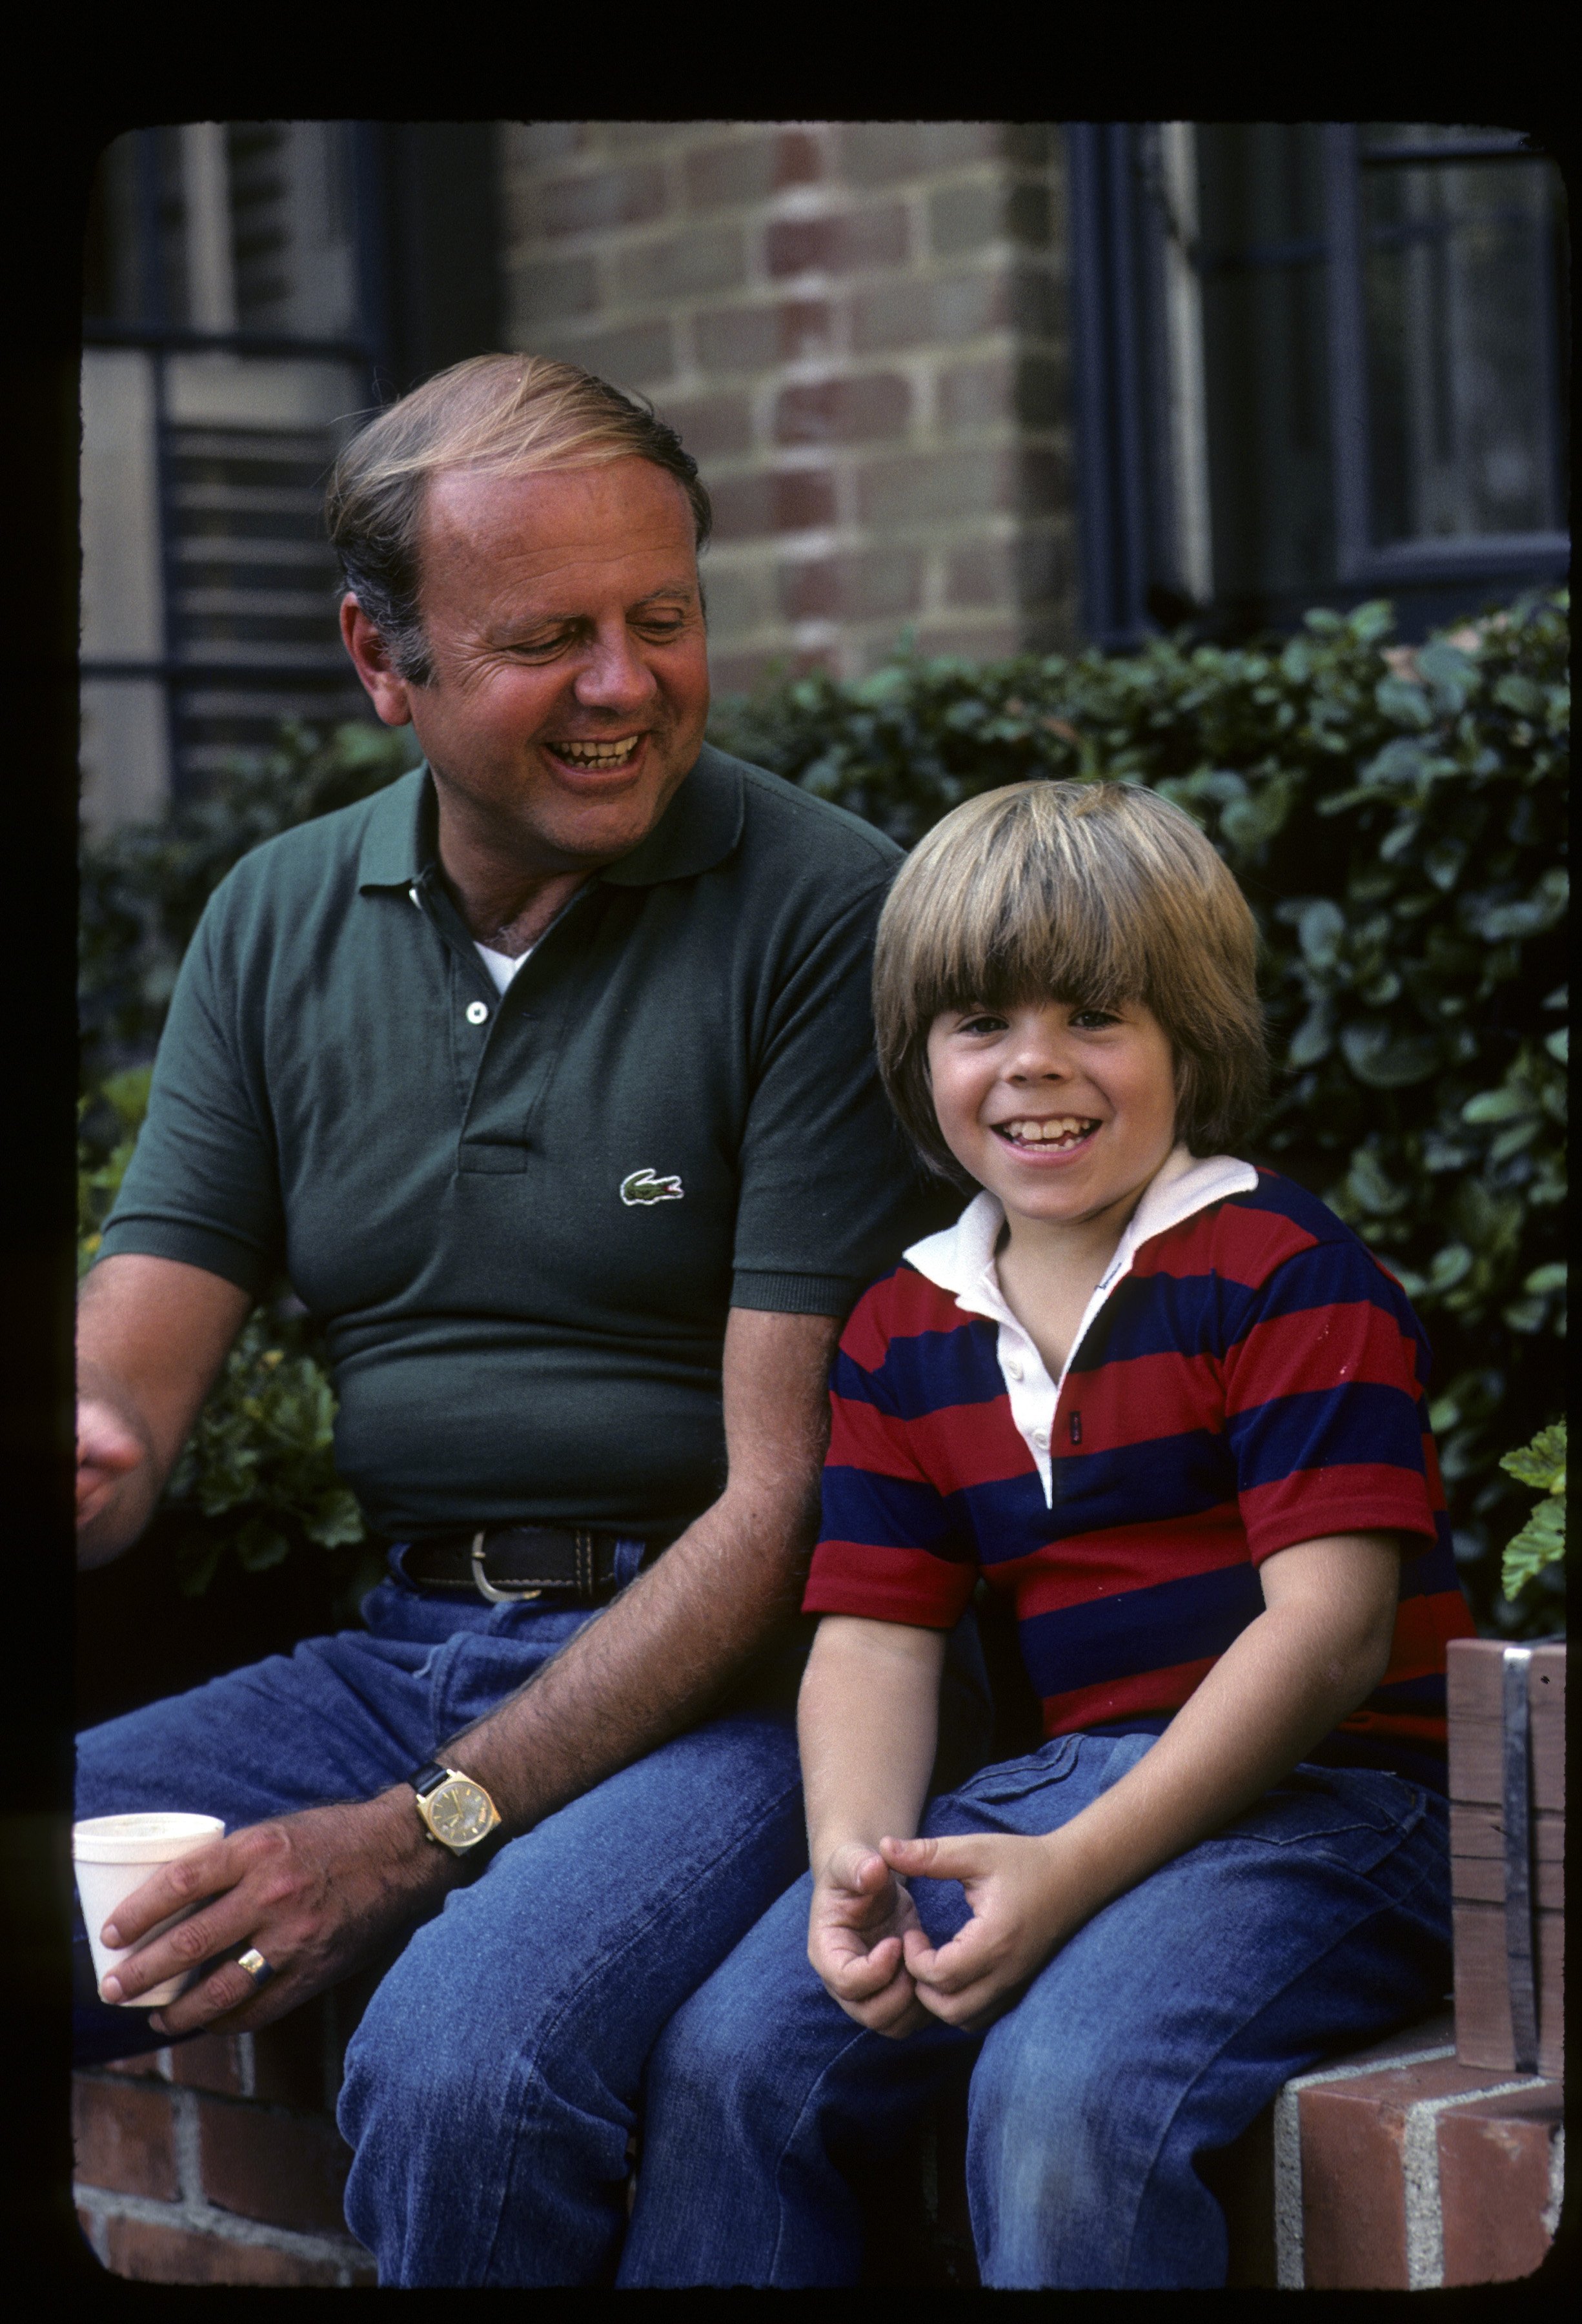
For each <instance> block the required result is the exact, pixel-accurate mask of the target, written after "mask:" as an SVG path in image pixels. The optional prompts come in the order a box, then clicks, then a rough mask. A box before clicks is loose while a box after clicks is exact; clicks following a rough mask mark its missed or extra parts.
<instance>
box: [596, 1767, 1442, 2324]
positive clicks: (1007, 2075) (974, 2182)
mask: <svg viewBox="0 0 1582 2324" xmlns="http://www.w3.org/2000/svg"><path fill="white" fill-rule="evenodd" d="M1153 1740H1154V1738H1153V1736H1152V1735H1147V1734H1129V1735H1124V1736H1119V1737H1117V1736H1114V1735H1109V1736H1103V1735H1099V1736H1082V1737H1078V1736H1067V1737H1063V1738H1061V1739H1060V1740H1058V1741H1056V1742H1053V1743H1049V1744H1046V1745H1045V1746H1044V1748H1043V1749H1042V1750H1039V1751H1037V1752H1035V1753H1033V1754H1031V1755H1030V1756H1029V1757H1026V1758H1023V1759H1016V1760H1011V1761H1007V1762H1006V1763H1005V1764H1003V1765H1001V1766H995V1767H990V1768H986V1769H984V1770H983V1772H982V1773H981V1774H980V1775H977V1776H976V1777H974V1778H972V1779H971V1780H970V1781H969V1782H967V1783H966V1784H961V1786H960V1787H959V1788H958V1789H957V1790H956V1791H955V1792H954V1794H950V1795H947V1796H944V1797H942V1798H939V1799H936V1800H935V1801H934V1803H932V1804H931V1806H930V1807H929V1809H928V1811H927V1813H926V1815H925V1818H924V1831H926V1832H929V1833H936V1834H943V1833H960V1832H984V1831H991V1832H1024V1833H1035V1832H1044V1831H1053V1830H1054V1829H1055V1828H1056V1827H1057V1826H1058V1825H1061V1824H1062V1823H1064V1822H1066V1821H1068V1820H1069V1819H1070V1818H1071V1817H1072V1816H1073V1815H1075V1814H1076V1813H1077V1812H1079V1810H1081V1808H1082V1807H1084V1806H1086V1805H1087V1803H1089V1802H1090V1800H1092V1799H1093V1798H1095V1797H1096V1796H1097V1794H1099V1792H1101V1791H1103V1790H1105V1789H1106V1788H1107V1787H1108V1785H1109V1784H1112V1783H1114V1782H1115V1781H1116V1780H1117V1778H1118V1776H1120V1775H1123V1774H1124V1773H1125V1772H1126V1770H1127V1768H1128V1767H1130V1766H1134V1765H1135V1764H1136V1761H1137V1759H1138V1758H1140V1757H1142V1755H1143V1753H1144V1752H1145V1750H1146V1749H1147V1748H1148V1746H1149V1745H1150V1743H1152V1741H1153ZM912 1887H913V1894H914V1896H915V1899H916V1903H917V1908H918V1912H919V1914H920V1917H921V1918H922V1921H923V1923H924V1927H925V1928H926V1929H927V1931H928V1932H929V1936H930V1939H931V1941H933V1942H934V1943H935V1944H938V1943H940V1942H941V1941H943V1938H944V1937H946V1936H947V1935H950V1934H952V1933H953V1932H955V1930H957V1929H958V1928H960V1927H961V1926H962V1925H963V1924H964V1923H965V1921H966V1919H967V1917H968V1913H967V1906H966V1902H965V1898H964V1896H963V1895H962V1892H961V1886H960V1885H959V1884H958V1883H956V1882H954V1881H943V1880H942V1881H924V1880H918V1881H915V1882H914V1883H913V1884H912ZM809 1895H810V1877H809V1876H804V1877H803V1878H802V1879H801V1880H799V1881H798V1882H797V1884H796V1886H795V1887H793V1888H791V1889H789V1890H788V1891H787V1892H786V1893H785V1894H784V1895H782V1896H781V1897H780V1899H779V1901H778V1902H777V1904H774V1905H772V1906H771V1907H770V1909H769V1911H768V1914H767V1915H766V1916H765V1918H764V1919H763V1920H762V1921H761V1922H760V1923H759V1925H758V1927H757V1928H756V1929H754V1930H753V1931H752V1932H751V1934H750V1936H748V1937H746V1938H745V1939H743V1941H741V1943H740V1944H739V1945H738V1947H737V1948H736V1950H735V1951H734V1952H733V1953H732V1954H731V1958H730V1959H729V1960H727V1961H726V1962H725V1963H724V1964H723V1965H722V1968H720V1969H717V1970H716V1971H715V1973H714V1975H713V1977H712V1978H710V1979H709V1981H708V1983H707V1984H706V1985H704V1987H703V1988H702V1989H701V1991H699V1992H698V1993H696V1994H695V1995H694V1997H693V1998H692V1999H691V2000H690V2001H688V2002H687V2003H686V2004H685V2006H684V2007H683V2008H682V2009H681V2010H680V2011H679V2012H678V2014H677V2015H676V2017H675V2018H674V2019H673V2020H672V2021H671V2023H670V2024H669V2026H668V2027H667V2030H666V2032H665V2033H664V2035H663V2036H662V2038H661V2040H660V2042H659V2044H658V2048H657V2049H656V2051H655V2053H654V2057H653V2060H652V2061H651V2063H650V2067H649V2072H648V2095H647V2103H646V2119H645V2126H644V2134H643V2148H642V2159H641V2163H640V2165H639V2172H638V2190H637V2202H636V2208H635V2211H634V2214H633V2218H632V2225H631V2232H630V2236H629V2238H628V2242H627V2246H626V2252H625V2255H624V2258H623V2260H622V2263H621V2273H620V2278H619V2280H620V2282H621V2283H622V2284H633V2285H639V2284H641V2285H681V2284H752V2285H772V2286H779V2285H784V2286H795V2285H838V2284H849V2283H854V2282H857V2281H858V2277H859V2270H860V2264H861V2244H862V2222H861V2215H860V2206H859V2202H858V2199H857V2196H856V2193H855V2191H854V2189H853V2187H852V2185H851V2181H850V2179H849V2177H848V2175H847V2174H848V2172H853V2173H855V2172H856V2170H857V2168H858V2167H859V2166H860V2164H861V2163H863V2161H864V2160H865V2159H866V2160H869V2161H871V2160H877V2159H878V2158H879V2157H880V2156H882V2155H883V2154H884V2153H886V2152H887V2151H889V2152H894V2151H895V2150H896V2148H897V2145H898V2144H899V2142H900V2141H901V2140H902V2139H903V2138H904V2137H905V2135H906V2133H907V2131H908V2129H909V2128H910V2126H912V2125H913V2124H914V2123H915V2121H916V2120H917V2118H918V2116H919V2115H920V2113H921V2112H922V2110H923V2109H924V2108H925V2107H927V2106H928V2105H929V2104H930V2103H931V2101H932V2100H933V2099H934V2097H935V2096H936V2094H937V2093H938V2092H939V2091H940V2090H941V2089H943V2087H944V2085H945V2084H946V2083H947V2082H948V2081H949V2080H952V2078H954V2077H957V2076H960V2075H961V2074H962V2073H964V2072H965V2071H966V2070H967V2069H968V2067H969V2065H970V2062H971V2061H972V2059H973V2057H974V2054H975V2053H976V2064H975V2065H972V2066H971V2085H970V2134H969V2144H968V2153H967V2180H968V2192H969V2197H970V2204H971V2213H972V2228H973V2237H974V2241H975V2242H976V2245H977V2247H978V2255H979V2263H980V2271H981V2274H982V2280H983V2282H985V2283H986V2284H989V2285H994V2286H997V2287H1007V2288H1009V2287H1032V2286H1063V2287H1072V2288H1075V2287H1093V2288H1122V2287H1125V2288H1173V2287H1182V2286H1215V2285H1222V2284H1223V2283H1224V2282H1225V2275H1226V2265H1227V2249H1226V2228H1225V2220H1224V2217H1223V2214H1222V2213H1221V2211H1220V2209H1219V2204H1218V2203H1217V2202H1216V2200H1215V2199H1214V2198H1213V2196H1212V2195H1211V2194H1210V2193H1209V2190H1208V2188H1207V2187H1206V2186H1205V2185H1204V2183H1203V2181H1202V2180H1201V2179H1200V2177H1199V2176H1198V2173H1197V2171H1196V2169H1195V2167H1194V2165H1195V2163H1196V2161H1197V2159H1198V2158H1199V2157H1200V2156H1201V2155H1204V2154H1207V2153H1211V2152H1212V2151H1213V2150H1215V2149H1216V2148H1220V2147H1224V2146H1226V2145H1228V2144H1230V2142H1231V2141H1232V2140H1234V2139H1235V2138H1237V2136H1238V2135H1240V2134H1241V2132H1242V2131H1244V2130H1245V2129H1246V2128H1247V2126H1249V2125H1250V2124H1251V2123H1252V2122H1253V2121H1254V2120H1255V2117H1256V2116H1257V2115H1258V2114H1259V2113H1260V2111H1261V2110H1262V2109H1263V2107H1265V2106H1266V2105H1267V2104H1268V2102H1269V2100H1270V2099H1271V2098H1273V2097H1274V2093H1275V2092H1276V2091H1277V2090H1278V2089H1279V2088H1280V2086H1281V2084H1282V2083H1283V2081H1285V2080H1287V2079H1288V2078H1289V2077H1290V2076H1291V2075H1292V2074H1295V2073H1300V2072H1301V2071H1302V2070H1303V2069H1304V2068H1306V2067H1308V2066H1310V2065H1311V2064H1312V2063H1313V2062H1314V2061H1315V2060H1316V2059H1318V2058H1320V2057H1321V2056H1323V2055H1325V2054H1326V2053H1328V2052H1333V2051H1335V2050H1338V2049H1343V2048H1347V2047H1356V2046H1358V2045H1360V2044H1362V2043H1366V2042H1368V2041H1370V2040H1373V2039H1375V2038H1377V2037H1379V2036H1381V2035H1383V2034H1384V2033H1387V2032H1389V2031H1390V2030H1392V2029H1393V2027H1395V2026H1397V2025H1400V2024H1405V2023H1408V2022H1410V2021H1411V2019H1412V2018H1413V2017H1415V2016H1418V2015H1424V2014H1426V2013H1427V2012H1428V2011H1430V2009H1432V2008H1434V2007H1435V2006H1436V2005H1437V2004H1438V2003H1439V2000H1440V1998H1441V1997H1442V1996H1443V1995H1444V1993H1445V1991H1446V1989H1447V1987H1448V1986H1449V1974H1450V1960H1449V1843H1448V1811H1447V1808H1446V1804H1445V1802H1444V1801H1443V1800H1442V1799H1440V1798H1439V1797H1438V1796H1437V1795H1436V1794H1433V1793H1430V1792H1425V1791H1423V1790H1421V1789H1420V1788H1419V1787H1418V1786H1417V1785H1416V1784H1409V1783H1407V1782H1405V1781H1403V1779H1402V1778H1400V1777H1398V1776H1394V1775H1382V1774H1376V1773H1374V1772H1371V1771H1367V1772H1364V1771H1361V1770H1355V1769H1344V1770H1338V1769H1334V1768H1327V1767H1317V1766H1301V1767H1299V1768H1298V1769H1297V1770H1296V1771H1295V1772H1294V1773H1293V1774H1292V1775H1290V1776H1289V1777H1288V1778H1287V1779H1286V1780H1285V1782H1284V1783H1283V1784H1279V1785H1278V1786H1276V1788H1275V1789H1274V1791H1272V1792H1271V1793H1269V1794H1267V1796H1266V1797H1265V1799H1264V1800H1263V1801H1262V1802H1260V1803H1259V1804H1258V1806H1257V1807H1255V1808H1254V1809H1252V1810H1250V1811H1249V1812H1247V1813H1246V1815H1243V1816H1240V1817H1238V1818H1237V1820H1236V1821H1235V1822H1234V1823H1232V1824H1230V1825H1229V1826H1228V1827H1227V1828H1226V1830H1225V1831H1223V1832H1221V1833H1219V1834H1218V1835H1217V1836H1216V1837H1215V1838H1213V1839H1212V1840H1206V1841H1204V1842H1202V1843H1201V1844H1200V1846H1198V1847H1196V1848H1193V1849H1189V1850H1188V1851H1187V1852H1186V1854H1184V1855H1183V1856H1181V1857H1179V1858H1176V1859H1175V1860H1174V1862H1173V1863H1171V1864H1167V1865H1165V1866H1164V1867H1162V1868H1161V1870H1159V1871H1158V1872H1155V1873H1154V1874H1153V1875H1152V1877H1150V1878H1148V1879H1146V1880H1145V1881H1144V1882H1142V1883H1141V1885H1140V1886H1137V1887H1136V1888H1134V1889H1133V1890H1131V1891H1130V1892H1129V1894H1127V1895H1123V1896H1120V1897H1118V1898H1116V1899H1115V1901H1114V1902H1113V1903H1111V1904H1108V1905H1106V1906H1105V1908H1104V1909H1103V1910H1102V1911H1101V1912H1099V1914H1096V1915H1095V1916H1094V1918H1093V1919H1092V1920H1091V1921H1090V1922H1089V1923H1087V1925H1086V1926H1085V1927H1084V1928H1082V1929H1081V1930H1080V1931H1079V1932H1078V1933H1077V1934H1076V1935H1075V1936H1074V1937H1073V1938H1072V1940H1071V1941H1070V1942H1069V1943H1068V1944H1066V1945H1065V1946H1064V1947H1063V1948H1062V1950H1060V1951H1059V1952H1058V1953H1057V1954H1056V1955H1055V1956H1054V1958H1053V1960H1051V1961H1050V1962H1049V1964H1048V1965H1047V1967H1046V1968H1045V1969H1043V1971H1042V1972H1041V1973H1040V1974H1039V1976H1038V1977H1037V1978H1035V1979H1034V1981H1033V1983H1032V1985H1031V1986H1030V1987H1028V1989H1027V1991H1026V1994H1025V1995H1024V1996H1023V1997H1022V1999H1021V2000H1020V2001H1019V2002H1018V2003H1017V2005H1016V2007H1015V2008H1014V2009H1013V2010H1012V2011H1011V2012H1010V2013H1009V2014H1008V2015H1006V2016H1004V2017H1002V2018H1000V2019H999V2021H998V2023H997V2024H995V2025H994V2026H993V2027H991V2028H990V2030H989V2033H988V2034H987V2036H984V2035H973V2034H967V2033H961V2032H959V2031H957V2030H956V2029H954V2028H952V2027H948V2026H945V2025H943V2024H940V2025H933V2026H930V2027H927V2028H925V2029H924V2031H922V2032H921V2033H915V2034H913V2035H911V2036H909V2037H907V2038H906V2039H905V2040H903V2041H890V2040H887V2039H886V2038H884V2037H883V2036H882V2035H879V2034H876V2033H865V2032H864V2031H863V2030H862V2029H861V2028H860V2026H858V2025H856V2024H854V2023H853V2022H852V2020H851V2018H849V2017H847V2016H846V2015H844V2013H843V2012H842V2010H841V2009H840V2008H838V2007H837V2006H836V2005H835V2003H834V2002H833V2001H832V2000H831V1999H830V1998H829V1997H828V1995H827V1994H826V1993H825V1991H824V1989H823V1986H822V1985H821V1984H820V1983H819V1981H818V1979H817V1978H816V1977H815V1976H814V1973H813V1970H812V1969H811V1968H810V1967H809V1965H808V1961H807V1957H806V1943H807V1913H808V1900H809ZM700 2158H706V2162H700Z"/></svg>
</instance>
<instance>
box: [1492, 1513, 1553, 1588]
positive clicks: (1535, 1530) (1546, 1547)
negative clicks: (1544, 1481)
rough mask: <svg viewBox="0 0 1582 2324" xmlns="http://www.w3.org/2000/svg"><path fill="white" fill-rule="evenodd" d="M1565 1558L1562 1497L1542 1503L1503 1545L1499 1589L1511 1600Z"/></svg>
mask: <svg viewBox="0 0 1582 2324" xmlns="http://www.w3.org/2000/svg"><path fill="white" fill-rule="evenodd" d="M1565 1554H1566V1502H1565V1496H1564V1495H1563V1494H1561V1495H1560V1496H1559V1498H1557V1499H1553V1500H1548V1501H1541V1502H1540V1503H1539V1505H1538V1507H1537V1508H1535V1509H1534V1510H1533V1512H1532V1515H1531V1517H1529V1518H1528V1520H1527V1522H1526V1524H1525V1525H1524V1526H1522V1530H1521V1532H1520V1533H1519V1534H1517V1535H1514V1537H1513V1539H1512V1540H1511V1541H1509V1542H1508V1543H1507V1544H1506V1545H1505V1554H1504V1558H1503V1559H1502V1561H1501V1564H1500V1587H1501V1589H1502V1590H1503V1591H1504V1593H1505V1596H1506V1597H1507V1598H1514V1597H1515V1595H1516V1593H1517V1591H1520V1590H1525V1589H1526V1587H1527V1585H1528V1583H1529V1582H1534V1581H1536V1580H1537V1578H1538V1576H1539V1575H1540V1574H1541V1572H1543V1571H1544V1569H1545V1567H1546V1566H1550V1565H1558V1564H1559V1563H1560V1562H1561V1560H1562V1559H1563V1558H1564V1556H1565Z"/></svg>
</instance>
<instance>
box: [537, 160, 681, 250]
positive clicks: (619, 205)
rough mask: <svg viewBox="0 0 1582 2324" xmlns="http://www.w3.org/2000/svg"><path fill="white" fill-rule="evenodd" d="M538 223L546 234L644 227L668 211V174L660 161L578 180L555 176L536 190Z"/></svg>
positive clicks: (598, 172)
mask: <svg viewBox="0 0 1582 2324" xmlns="http://www.w3.org/2000/svg"><path fill="white" fill-rule="evenodd" d="M535 192H536V198H535V200H534V203H533V211H534V220H533V222H534V225H535V226H537V228H538V232H539V233H541V234H545V235H563V234H587V233H589V232H592V231H596V230H598V229H601V228H602V229H603V230H605V231H608V230H609V229H610V228H611V227H612V226H639V225H642V224H644V223H645V222H646V221H647V220H648V219H649V218H656V217H659V216H660V214H661V213H662V211H663V210H664V208H665V173H664V171H663V170H661V169H660V168H659V167H658V163H656V162H651V161H650V162H648V163H642V164H634V165H632V166H630V167H628V168H626V169H615V170H593V171H587V172H585V173H584V175H582V176H580V177H575V178H551V179H548V180H545V181H543V182H541V183H540V184H539V185H538V187H537V188H536V189H535Z"/></svg>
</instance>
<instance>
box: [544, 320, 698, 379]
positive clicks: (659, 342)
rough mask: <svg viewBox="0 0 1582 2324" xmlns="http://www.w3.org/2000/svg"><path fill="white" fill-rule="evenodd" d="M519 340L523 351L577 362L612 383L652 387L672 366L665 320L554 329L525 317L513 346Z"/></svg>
mask: <svg viewBox="0 0 1582 2324" xmlns="http://www.w3.org/2000/svg"><path fill="white" fill-rule="evenodd" d="M524 340H525V342H526V346H527V352H528V353H529V355H552V356H553V357H554V358H555V359H556V362H559V363H574V364H581V365H582V367H583V369H584V371H591V372H595V373H596V374H598V376H599V377H600V378H601V379H609V380H613V381H614V382H615V383H616V385H617V386H618V387H635V386H638V385H639V384H647V385H648V386H650V387H658V386H659V385H661V384H662V383H663V382H664V381H666V380H667V379H669V378H671V377H672V376H673V375H674V374H675V370H676V346H675V337H674V334H673V332H672V330H671V327H670V325H669V323H668V322H667V321H660V320H658V319H656V320H653V321H650V322H646V323H619V324H612V326H611V327H610V328H609V329H608V330H601V329H599V328H597V327H591V326H589V325H587V324H580V323H575V322H573V323H569V324H562V325H560V326H559V327H555V326H552V325H549V324H539V323H533V322H530V321H529V322H528V323H526V324H525V325H524V326H523V328H522V332H521V334H520V339H519V340H518V342H517V344H519V345H520V344H521V342H522V341H524Z"/></svg>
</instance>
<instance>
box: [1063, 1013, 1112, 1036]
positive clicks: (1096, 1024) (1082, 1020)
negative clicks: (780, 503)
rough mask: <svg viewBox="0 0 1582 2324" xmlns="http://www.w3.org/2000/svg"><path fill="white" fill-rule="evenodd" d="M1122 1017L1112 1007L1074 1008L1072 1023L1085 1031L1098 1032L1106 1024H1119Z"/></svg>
mask: <svg viewBox="0 0 1582 2324" xmlns="http://www.w3.org/2000/svg"><path fill="white" fill-rule="evenodd" d="M1119 1022H1120V1019H1119V1018H1118V1016H1117V1015H1116V1014H1115V1011H1114V1010H1112V1009H1073V1010H1072V1024H1073V1025H1075V1026H1078V1027H1080V1028H1081V1030H1082V1031H1083V1032H1088V1033H1091V1032H1097V1031H1098V1030H1099V1028H1101V1027H1103V1026H1105V1025H1118V1024H1119Z"/></svg>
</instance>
